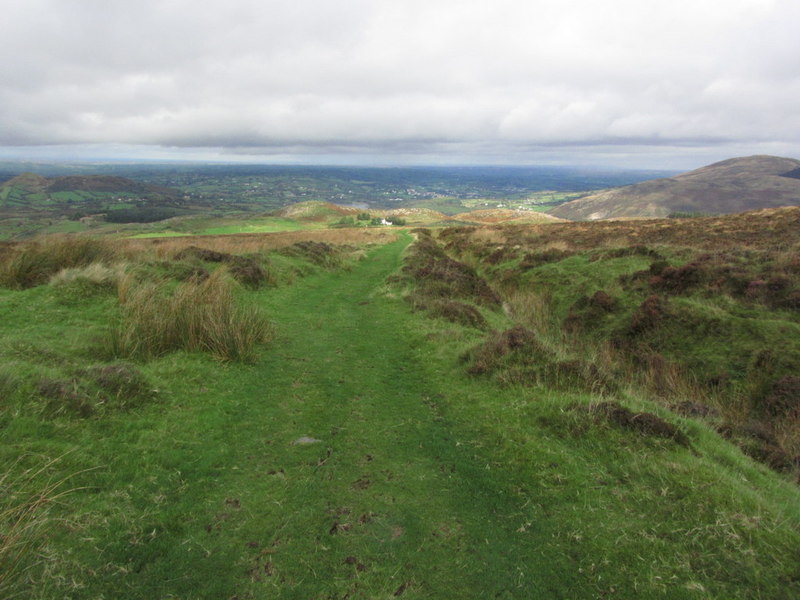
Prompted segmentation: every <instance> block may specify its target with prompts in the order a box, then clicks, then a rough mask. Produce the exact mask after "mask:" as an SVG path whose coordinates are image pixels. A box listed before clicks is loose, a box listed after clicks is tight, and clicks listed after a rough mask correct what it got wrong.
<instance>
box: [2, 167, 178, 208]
mask: <svg viewBox="0 0 800 600" xmlns="http://www.w3.org/2000/svg"><path fill="white" fill-rule="evenodd" d="M70 193H72V194H76V195H80V194H87V196H88V195H91V194H116V195H122V196H129V197H133V196H136V197H140V198H149V199H159V200H177V199H178V198H180V197H181V196H182V194H181V193H180V192H179V191H178V190H174V189H170V188H166V187H163V186H157V185H150V184H146V183H141V182H138V181H134V180H132V179H128V178H126V177H117V176H112V175H65V176H62V177H50V178H48V177H43V176H41V175H37V174H35V173H23V174H21V175H18V176H16V177H14V178H12V179H9V180H8V181H5V182H3V183H2V184H0V198H2V200H3V204H7V203H8V202H9V198H13V197H17V201H16V202H14V203H15V204H16V205H17V206H21V205H25V204H26V200H27V203H28V204H30V205H33V204H36V203H40V204H42V203H53V202H58V201H59V200H61V199H63V198H66V196H65V195H66V194H70ZM59 194H61V196H59ZM31 208H35V206H31Z"/></svg>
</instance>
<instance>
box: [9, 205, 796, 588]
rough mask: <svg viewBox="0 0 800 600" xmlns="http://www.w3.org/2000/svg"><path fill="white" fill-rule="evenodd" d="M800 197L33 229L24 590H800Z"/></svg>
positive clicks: (26, 347)
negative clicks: (265, 225)
mask: <svg viewBox="0 0 800 600" xmlns="http://www.w3.org/2000/svg"><path fill="white" fill-rule="evenodd" d="M312 212H313V211H312ZM798 222H800V208H788V209H773V210H767V211H760V212H758V213H750V214H746V215H736V216H731V217H717V218H709V219H682V220H675V219H671V220H666V219H665V220H649V221H637V222H631V221H627V222H613V221H609V222H602V223H557V224H548V225H503V226H497V225H493V226H483V227H456V228H450V229H444V230H440V231H432V232H426V231H424V230H419V231H416V232H415V236H416V239H415V240H413V245H411V244H412V238H411V235H409V234H407V233H404V232H402V231H399V230H397V229H390V228H381V227H377V228H367V227H363V228H343V229H324V230H316V231H303V232H294V233H292V234H279V235H259V234H249V235H229V236H216V237H215V236H205V237H185V238H175V239H172V240H156V241H153V240H136V241H131V240H103V239H101V238H85V237H78V236H74V237H53V238H46V239H42V240H38V241H36V242H29V243H20V244H7V245H6V246H5V247H4V248H3V253H2V254H0V317H2V318H0V430H1V431H2V434H3V441H4V444H2V445H0V456H2V459H3V460H4V464H6V465H8V468H7V471H6V473H5V474H3V475H2V476H0V514H3V515H4V520H3V522H2V523H0V527H3V529H0V560H5V561H6V562H5V563H4V564H11V565H15V566H16V568H14V569H10V570H8V571H4V570H0V596H2V597H9V598H23V599H35V600H49V599H50V598H55V597H70V598H74V599H75V600H80V599H83V598H85V599H87V600H88V599H90V598H101V597H104V598H131V599H133V598H141V599H142V600H144V599H150V598H167V597H173V598H197V599H198V600H199V599H205V598H208V599H209V600H211V599H217V598H251V599H253V600H259V599H262V598H264V599H266V598H275V597H281V598H298V599H299V598H354V599H355V598H365V599H366V598H397V597H400V598H401V599H403V600H405V599H415V598H416V599H422V598H425V599H431V600H433V599H442V600H450V599H451V598H507V599H519V600H527V599H529V598H537V599H538V598H541V599H542V600H550V599H552V600H556V599H561V598H574V599H576V600H583V599H586V600H589V599H596V598H618V599H630V600H634V599H639V598H665V599H670V600H672V599H681V600H684V599H685V600H701V599H702V600H707V599H720V600H728V599H730V598H737V599H753V600H756V599H758V600H783V599H785V598H794V597H798V595H800V578H799V577H798V571H797V560H796V557H797V556H798V551H799V550H800V488H798V486H797V485H796V483H795V482H796V480H797V475H798V467H799V466H800V464H799V463H798V461H797V456H798V455H800V427H798V425H800V412H798V410H799V409H800V408H799V406H798V395H797V394H798V390H799V389H800V387H798V386H800V382H799V381H798V378H797V376H796V373H797V366H798V365H799V364H800V341H798V340H800V334H799V331H798V330H799V329H800V324H798V316H797V315H798V312H797V310H798V306H799V305H800V304H798V294H799V293H800V291H798V290H800V266H799V265H798V262H797V257H796V251H797V249H798V247H800V239H798V235H800V234H799V233H798V232H800V229H799V228H798V226H797V225H798ZM709 234H710V235H709ZM654 297H656V298H658V299H657V300H653V298H654ZM774 349H780V352H774V351H773V350H774ZM690 375H693V377H690ZM12 534H13V535H12Z"/></svg>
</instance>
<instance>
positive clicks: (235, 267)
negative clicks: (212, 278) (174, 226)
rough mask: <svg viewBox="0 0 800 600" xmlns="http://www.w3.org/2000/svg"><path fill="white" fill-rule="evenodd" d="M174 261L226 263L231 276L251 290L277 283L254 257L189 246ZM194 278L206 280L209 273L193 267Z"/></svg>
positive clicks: (191, 270) (178, 253) (176, 255)
mask: <svg viewBox="0 0 800 600" xmlns="http://www.w3.org/2000/svg"><path fill="white" fill-rule="evenodd" d="M174 260H175V261H178V263H179V264H180V263H181V261H187V260H188V261H196V262H209V263H225V264H226V265H228V271H229V272H230V274H231V275H232V276H233V277H234V279H236V280H237V281H238V282H239V283H241V284H242V285H245V286H247V287H249V288H251V289H258V288H259V287H262V286H263V285H271V284H274V283H275V278H274V276H273V275H272V274H271V273H269V271H267V270H266V269H265V268H264V267H263V266H262V265H261V264H259V262H258V260H256V258H254V257H252V256H238V255H236V254H228V253H227V252H219V251H217V250H209V249H207V248H200V247H198V246H188V247H187V248H183V249H182V250H180V251H179V252H177V253H176V254H175V256H174ZM190 272H192V275H193V276H197V277H200V278H205V276H207V273H208V271H206V270H205V269H204V268H202V267H198V266H196V265H195V266H193V267H192V268H191V269H190Z"/></svg>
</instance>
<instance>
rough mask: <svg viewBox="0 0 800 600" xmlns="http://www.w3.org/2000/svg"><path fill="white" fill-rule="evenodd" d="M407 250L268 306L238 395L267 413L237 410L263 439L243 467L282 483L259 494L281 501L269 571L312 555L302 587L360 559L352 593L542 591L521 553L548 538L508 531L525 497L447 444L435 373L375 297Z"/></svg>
mask: <svg viewBox="0 0 800 600" xmlns="http://www.w3.org/2000/svg"><path fill="white" fill-rule="evenodd" d="M405 244H406V241H400V242H396V243H394V244H390V245H387V246H385V247H382V248H379V249H378V250H375V251H373V252H372V253H371V254H370V255H369V256H368V257H367V258H366V259H365V260H364V261H362V262H360V263H358V264H357V265H356V266H355V267H354V268H353V269H352V270H349V271H348V270H344V271H336V272H330V273H325V274H322V275H317V276H314V277H311V278H308V279H306V280H303V281H300V282H298V283H297V284H295V285H294V286H291V287H288V288H284V289H280V290H277V291H276V292H275V293H272V294H271V296H270V298H269V300H268V302H269V310H270V313H271V314H272V315H273V317H274V320H275V322H276V326H277V329H278V339H277V340H276V342H275V345H274V348H273V349H272V350H271V351H269V352H268V353H267V354H268V356H267V358H266V359H265V361H264V363H263V364H262V365H260V367H259V370H261V372H262V373H264V386H263V389H261V390H259V391H258V392H257V396H256V397H253V398H251V400H250V401H249V402H253V403H256V402H257V406H259V407H260V409H259V410H263V411H264V413H265V414H264V415H263V416H260V417H254V416H252V415H245V414H242V415H241V416H242V417H243V418H246V419H258V423H259V427H258V428H257V429H258V435H262V436H263V435H265V434H267V431H268V432H269V434H268V435H270V436H272V438H273V440H272V442H273V443H271V444H270V445H269V447H268V450H267V452H262V453H261V455H260V459H259V461H258V463H259V464H257V465H251V467H250V468H251V469H258V470H262V471H263V472H266V473H273V474H274V475H273V477H272V478H273V479H274V478H275V477H277V478H279V480H280V484H279V485H277V486H273V487H271V488H270V499H269V505H270V506H280V507H281V510H280V511H277V512H276V513H275V514H274V515H272V517H273V518H274V526H275V527H276V529H277V531H278V532H280V533H279V534H278V535H277V536H276V540H275V544H277V545H276V548H281V550H280V552H276V554H275V555H274V557H273V559H272V561H273V564H274V568H275V569H276V572H277V571H282V572H284V573H287V572H288V573H290V572H292V571H293V569H294V568H296V567H294V568H293V567H292V566H291V565H289V564H282V563H281V559H282V557H284V556H286V557H288V556H290V555H292V554H294V555H295V557H297V556H306V557H310V556H314V557H315V558H314V559H313V561H314V565H313V572H314V573H315V575H314V576H313V577H312V576H310V575H309V574H308V573H307V572H304V575H303V576H302V579H303V580H304V582H305V583H304V584H303V585H304V586H306V587H304V588H303V589H305V590H306V592H307V593H310V594H312V595H313V594H316V593H319V592H320V590H325V589H337V590H340V591H341V590H347V589H349V588H347V585H350V584H349V582H348V581H347V578H345V582H344V583H342V582H341V581H340V579H341V578H342V577H343V576H344V575H343V569H345V570H347V571H352V567H350V568H347V567H348V563H353V564H355V565H356V567H358V565H361V568H362V569H363V570H362V571H358V573H359V581H360V582H361V583H360V587H361V588H363V589H365V590H366V589H371V590H372V592H371V593H373V594H377V595H380V594H378V592H377V590H378V589H382V590H383V592H382V593H383V594H386V595H391V594H392V593H394V592H397V591H398V589H400V587H401V586H402V585H407V586H408V588H409V589H410V588H413V587H414V586H417V587H419V586H424V587H425V588H427V589H428V590H429V591H431V590H438V592H437V593H436V594H435V596H438V597H458V596H460V597H468V596H469V595H470V593H471V592H473V591H474V589H475V586H480V588H481V589H488V588H487V585H488V586H489V588H492V589H494V590H495V591H496V592H498V593H499V592H501V591H502V590H507V589H510V588H512V587H514V588H516V587H517V586H519V585H522V588H523V589H525V590H526V591H527V593H533V592H534V591H535V590H539V591H544V590H545V589H546V588H542V587H539V586H540V582H541V581H543V580H545V579H546V578H536V580H535V581H536V583H534V580H533V579H532V578H529V577H528V576H526V575H525V574H526V573H527V572H528V571H529V570H530V568H531V567H530V565H525V566H524V569H522V565H524V561H523V562H520V558H521V557H522V556H524V555H527V554H529V553H530V552H532V551H533V550H534V549H536V551H537V552H540V551H541V549H542V547H543V545H544V544H546V543H547V538H548V537H549V535H547V532H545V531H544V530H543V531H542V534H543V536H542V537H541V538H540V539H539V540H538V541H537V540H536V536H533V535H528V536H520V535H519V533H518V532H517V529H518V527H519V526H520V523H519V522H518V521H519V517H518V516H517V515H515V513H518V512H519V505H520V504H521V503H522V501H523V500H520V499H519V498H518V497H511V496H510V495H509V493H508V490H509V488H510V487H513V486H509V485H508V482H507V481H504V480H503V475H502V473H497V472H495V471H492V470H491V469H487V461H486V460H485V457H484V456H483V454H482V453H481V452H479V451H476V449H475V447H474V444H471V443H469V440H466V439H459V437H460V435H461V434H460V432H459V431H458V427H457V426H456V425H455V424H454V423H452V422H450V421H449V420H448V419H447V418H446V416H445V415H443V413H442V410H441V409H440V407H439V406H438V405H439V402H440V400H443V399H445V398H446V395H447V394H448V392H449V390H448V389H447V386H446V379H443V377H442V376H441V374H440V373H438V372H437V371H436V370H435V369H432V365H431V364H430V356H429V354H427V353H428V352H430V349H429V348H428V347H426V346H424V345H421V344H420V336H419V334H418V333H417V332H416V331H415V324H414V323H415V322H414V320H413V317H412V315H410V313H409V312H408V308H407V306H406V305H405V304H404V303H403V302H402V301H400V300H398V299H396V298H391V297H387V295H386V293H385V280H386V277H387V276H388V275H390V274H391V273H392V272H394V271H395V270H396V269H397V268H399V266H400V264H401V257H400V253H401V250H402V248H403V247H404V246H405ZM248 412H249V411H248ZM265 428H266V431H265ZM303 438H306V439H305V440H304V439H303ZM298 440H303V441H304V442H305V443H302V442H300V443H298ZM312 440H313V441H312ZM243 502H244V501H243ZM289 546H290V547H291V550H292V551H291V552H289V551H288V550H289V548H288V547H289ZM322 548H324V550H321V549H322ZM292 560H293V562H295V563H296V562H297V559H296V558H295V559H292ZM308 560H311V559H310V558H308ZM537 562H540V561H537ZM343 565H344V566H343ZM537 568H539V569H542V568H544V570H545V571H547V570H549V569H555V568H557V565H556V564H551V565H549V566H547V567H543V565H541V564H539V566H538V567H537ZM389 573H392V575H391V576H390V577H388V578H387V576H388V574H389ZM296 576H297V577H300V574H299V573H297V574H296ZM337 582H338V583H337ZM512 582H513V585H512ZM523 582H524V584H523ZM376 586H377V587H376ZM459 589H461V590H462V591H461V593H458V591H457V590H459ZM445 590H447V591H446V592H445ZM517 591H519V588H517ZM298 597H303V596H302V595H300V596H298Z"/></svg>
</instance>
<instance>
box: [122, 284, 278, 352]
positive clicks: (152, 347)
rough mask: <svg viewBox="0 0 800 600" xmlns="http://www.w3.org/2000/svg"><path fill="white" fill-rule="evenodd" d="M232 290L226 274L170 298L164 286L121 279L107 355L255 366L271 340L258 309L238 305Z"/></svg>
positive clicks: (180, 290)
mask: <svg viewBox="0 0 800 600" xmlns="http://www.w3.org/2000/svg"><path fill="white" fill-rule="evenodd" d="M234 286H235V284H234V283H233V282H232V281H231V278H230V276H229V275H228V273H227V272H226V271H225V269H218V270H216V271H215V272H214V273H212V274H211V275H210V276H209V277H208V278H206V279H204V280H189V281H187V282H184V283H181V284H180V285H178V286H177V288H175V289H174V291H172V292H170V291H169V290H168V289H167V286H166V285H165V284H159V283H136V282H135V280H134V279H133V278H131V277H127V278H124V279H123V280H122V281H121V282H120V285H119V289H118V298H119V301H120V304H121V305H122V318H121V320H120V322H119V323H118V324H117V326H116V327H114V328H113V329H112V330H111V333H110V335H109V338H108V348H107V350H108V353H109V354H110V355H112V356H114V357H123V358H151V357H155V356H160V355H162V354H166V353H168V352H171V351H174V350H188V351H201V352H210V353H211V354H213V355H214V356H216V357H218V358H220V359H221V360H233V361H244V362H251V361H253V360H255V356H256V354H255V349H256V346H257V345H258V344H259V343H263V342H266V341H268V340H269V339H270V337H271V334H270V331H271V329H270V326H269V323H268V321H267V320H266V318H265V317H264V315H262V314H261V312H260V311H259V310H258V309H257V307H254V306H242V305H240V304H238V303H237V301H236V298H235V295H234Z"/></svg>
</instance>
